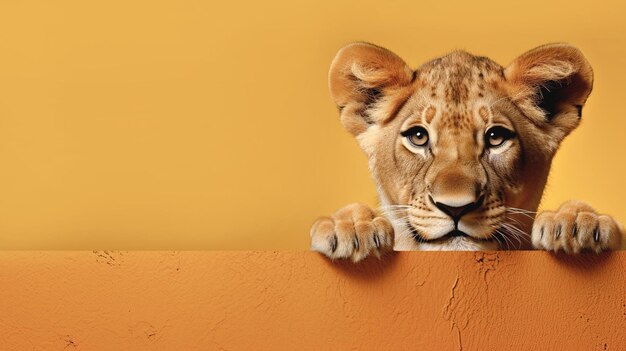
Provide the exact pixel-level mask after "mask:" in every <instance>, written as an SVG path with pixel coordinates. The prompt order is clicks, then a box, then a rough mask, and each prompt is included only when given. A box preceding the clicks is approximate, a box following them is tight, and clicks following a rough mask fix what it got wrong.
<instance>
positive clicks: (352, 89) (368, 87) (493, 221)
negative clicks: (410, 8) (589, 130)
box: [311, 43, 623, 261]
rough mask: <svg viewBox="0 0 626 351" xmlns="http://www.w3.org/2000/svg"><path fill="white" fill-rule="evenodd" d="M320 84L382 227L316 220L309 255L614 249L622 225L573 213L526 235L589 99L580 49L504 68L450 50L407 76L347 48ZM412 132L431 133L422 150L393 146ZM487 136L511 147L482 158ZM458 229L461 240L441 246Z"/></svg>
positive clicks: (550, 218)
mask: <svg viewBox="0 0 626 351" xmlns="http://www.w3.org/2000/svg"><path fill="white" fill-rule="evenodd" d="M329 83H330V92H331V96H332V98H333V99H334V101H335V102H336V103H337V105H338V107H339V109H340V118H341V122H342V124H343V125H344V127H345V128H346V129H347V130H348V131H349V132H350V133H351V134H352V135H353V136H354V137H355V138H356V139H357V141H358V143H359V145H360V146H361V148H362V149H363V151H364V152H365V153H366V155H367V156H368V159H369V167H370V171H371V172H372V176H373V178H374V180H375V181H376V184H377V186H378V192H379V196H380V200H381V203H382V206H381V208H382V212H383V215H384V216H380V217H377V216H376V215H375V214H374V212H373V211H371V210H370V209H369V208H367V207H366V206H364V205H350V206H348V207H346V208H344V209H342V210H340V211H339V212H338V213H336V214H335V215H334V216H333V217H326V218H323V219H320V220H319V221H318V222H316V223H315V224H314V226H313V228H312V230H311V237H312V248H313V249H314V250H317V251H320V252H323V253H325V254H327V255H328V256H330V257H333V258H335V257H350V258H352V259H353V260H355V261H357V260H360V259H362V258H364V257H366V256H367V255H369V254H372V253H373V254H376V255H378V254H380V252H382V251H384V250H387V249H390V248H391V243H392V242H394V236H395V242H394V244H393V247H394V248H395V249H396V250H446V249H461V250H480V249H495V248H529V247H531V243H532V244H534V246H535V247H537V248H545V249H554V250H559V249H562V250H564V251H567V252H578V251H580V250H581V249H593V250H595V251H600V250H604V249H611V248H617V247H619V244H620V241H621V236H622V232H623V229H622V228H621V225H620V224H619V223H617V222H616V221H614V220H613V219H612V218H611V217H608V216H601V215H598V214H597V213H595V212H594V211H593V210H592V209H591V208H590V207H588V206H587V205H585V204H582V203H579V202H571V203H569V205H564V206H562V207H561V209H559V211H557V212H556V213H555V214H553V215H545V216H544V215H543V214H542V215H539V217H538V218H537V221H535V225H534V227H533V219H534V215H533V214H534V211H536V209H537V207H538V205H539V201H540V200H541V196H542V194H543V189H544V187H545V184H546V179H547V176H548V172H549V170H550V165H551V162H552V158H553V156H554V154H555V152H556V150H557V148H558V146H559V144H560V142H561V141H562V140H563V138H565V136H567V135H568V134H569V133H570V132H571V131H572V130H573V129H574V128H575V127H576V126H578V124H579V123H580V117H581V116H580V114H581V111H582V107H583V106H584V104H585V101H586V100H587V97H588V96H589V93H590V92H591V89H592V85H593V71H592V69H591V66H590V65H589V63H588V62H587V60H586V59H585V57H584V56H583V55H582V53H581V52H580V50H578V49H576V48H574V47H571V46H569V45H566V44H550V45H545V46H541V47H539V48H536V49H533V50H531V51H529V52H527V53H525V54H523V55H521V56H520V57H518V58H517V59H516V60H514V61H513V62H512V63H511V64H510V65H509V66H508V67H507V68H504V67H502V66H500V65H498V64H497V63H495V62H493V61H492V60H490V59H488V58H485V57H478V56H474V55H471V54H469V53H466V52H463V51H455V52H452V53H450V54H448V55H446V56H444V57H441V58H438V59H435V60H432V61H430V62H428V63H426V64H424V65H422V66H420V67H419V68H418V69H416V70H412V69H410V68H409V66H408V65H407V64H406V63H404V61H403V60H402V59H401V58H399V57H398V56H396V55H395V54H393V53H391V52H390V51H388V50H386V49H384V48H381V47H378V46H375V45H372V44H367V43H353V44H350V45H348V46H346V47H344V48H343V49H341V50H340V51H339V52H338V53H337V55H336V57H335V59H334V60H333V63H332V65H331V68H330V76H329ZM415 126H420V127H423V128H425V129H426V130H427V132H428V144H427V145H426V146H424V147H417V146H415V145H413V144H410V143H409V144H407V141H406V140H405V137H404V136H402V135H401V133H402V132H405V133H406V131H407V130H409V129H410V128H411V127H415ZM493 126H502V127H504V128H506V129H508V130H511V131H513V132H514V133H515V136H514V137H513V138H512V139H510V140H508V141H506V142H505V143H504V144H503V145H502V146H500V147H493V148H489V147H487V145H486V140H487V139H486V137H485V133H487V131H488V130H490V128H491V127H493ZM470 205H471V206H470ZM459 208H464V209H470V208H471V210H470V211H469V212H467V213H465V214H464V215H463V216H462V217H460V218H456V219H457V221H456V223H455V220H454V219H453V218H452V215H451V214H449V213H447V210H446V209H452V210H451V211H453V212H454V211H457V210H458V209H459ZM557 222H558V224H555V223H557ZM579 222H580V223H579ZM374 223H376V225H374ZM383 223H384V224H383ZM389 223H390V224H391V225H392V227H393V228H392V227H391V226H389V225H388V224H389ZM590 223H591V224H590ZM576 225H577V226H578V227H577V229H579V230H578V231H576V230H573V228H574V226H576ZM589 228H591V229H589ZM531 229H532V238H531V235H529V234H528V233H531ZM455 230H460V231H462V232H463V233H465V235H461V236H453V237H451V236H448V235H447V234H449V233H451V232H454V231H455ZM564 230H570V235H561V234H562V233H563V231H564ZM548 231H551V232H550V234H546V233H547V232H548ZM558 231H561V233H559V235H556V233H557V232H558ZM572 231H574V232H575V235H571V234H572V233H571V232H572ZM589 238H592V239H593V240H590V239H589Z"/></svg>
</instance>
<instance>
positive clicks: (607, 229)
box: [532, 200, 624, 253]
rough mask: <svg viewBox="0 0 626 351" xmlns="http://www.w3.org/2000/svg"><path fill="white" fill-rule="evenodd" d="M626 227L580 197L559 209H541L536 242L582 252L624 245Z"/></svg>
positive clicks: (540, 246)
mask: <svg viewBox="0 0 626 351" xmlns="http://www.w3.org/2000/svg"><path fill="white" fill-rule="evenodd" d="M623 231H624V229H623V227H622V225H621V224H620V223H618V222H617V221H616V220H614V219H613V218H612V217H611V216H607V215H600V214H598V213H597V212H596V211H594V209H593V208H591V206H589V205H587V204H586V203H584V202H580V201H574V200H572V201H568V202H566V203H564V204H563V205H561V207H559V209H558V210H557V211H556V212H550V211H545V212H541V213H540V214H539V215H537V218H535V222H534V224H533V230H532V243H533V246H534V247H535V248H537V249H543V250H553V251H559V250H562V251H565V252H566V253H579V252H580V251H581V250H592V251H595V252H596V253H597V252H601V251H604V250H617V249H619V248H620V244H621V240H622V235H623V234H622V233H623Z"/></svg>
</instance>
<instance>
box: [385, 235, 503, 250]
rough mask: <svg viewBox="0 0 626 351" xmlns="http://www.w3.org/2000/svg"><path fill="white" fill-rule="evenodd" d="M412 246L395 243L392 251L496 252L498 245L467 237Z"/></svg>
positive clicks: (413, 244) (493, 242)
mask: <svg viewBox="0 0 626 351" xmlns="http://www.w3.org/2000/svg"><path fill="white" fill-rule="evenodd" d="M411 244H412V245H406V244H405V245H402V244H401V243H400V242H396V245H395V247H394V251H414V250H421V251H490V250H498V249H499V247H498V243H497V242H495V241H476V240H473V239H470V238H467V237H453V238H450V239H448V240H446V241H443V242H436V243H419V244H418V243H416V242H413V243H411Z"/></svg>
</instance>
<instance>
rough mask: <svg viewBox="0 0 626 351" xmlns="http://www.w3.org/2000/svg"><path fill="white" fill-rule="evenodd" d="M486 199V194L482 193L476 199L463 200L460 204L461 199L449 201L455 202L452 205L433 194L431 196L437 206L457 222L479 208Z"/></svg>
mask: <svg viewBox="0 0 626 351" xmlns="http://www.w3.org/2000/svg"><path fill="white" fill-rule="evenodd" d="M484 199H485V196H483V195H481V196H480V197H479V198H478V200H476V201H469V202H461V203H460V204H459V201H448V203H454V206H451V205H450V204H448V203H444V202H441V201H436V200H435V199H433V197H432V196H431V197H430V200H431V201H432V202H433V203H434V204H435V206H437V208H438V209H440V210H441V211H442V212H443V213H445V214H447V215H448V216H450V217H451V218H452V219H453V220H454V221H455V222H458V221H459V219H461V217H463V216H464V215H466V214H468V213H470V212H472V211H474V210H476V209H477V208H479V207H480V206H481V205H482V204H483V201H484Z"/></svg>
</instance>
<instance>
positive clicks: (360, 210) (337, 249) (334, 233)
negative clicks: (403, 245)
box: [311, 204, 394, 262]
mask: <svg viewBox="0 0 626 351" xmlns="http://www.w3.org/2000/svg"><path fill="white" fill-rule="evenodd" d="M393 239H394V237H393V227H392V226H391V223H389V221H388V220H387V219H386V218H383V217H376V215H375V214H374V212H373V211H372V210H371V209H370V208H369V207H367V206H365V205H361V204H352V205H348V206H346V207H344V208H342V209H340V210H339V211H337V212H336V213H335V214H334V215H332V217H322V218H319V219H318V220H317V221H315V223H313V226H312V227H311V250H313V251H319V252H321V253H323V254H324V255H326V256H328V257H330V258H332V259H335V258H350V259H351V260H352V261H354V262H358V261H360V260H362V259H364V258H366V257H368V256H370V255H374V256H376V257H380V256H381V254H383V253H384V252H386V251H390V250H391V249H392V248H393Z"/></svg>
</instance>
